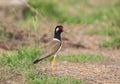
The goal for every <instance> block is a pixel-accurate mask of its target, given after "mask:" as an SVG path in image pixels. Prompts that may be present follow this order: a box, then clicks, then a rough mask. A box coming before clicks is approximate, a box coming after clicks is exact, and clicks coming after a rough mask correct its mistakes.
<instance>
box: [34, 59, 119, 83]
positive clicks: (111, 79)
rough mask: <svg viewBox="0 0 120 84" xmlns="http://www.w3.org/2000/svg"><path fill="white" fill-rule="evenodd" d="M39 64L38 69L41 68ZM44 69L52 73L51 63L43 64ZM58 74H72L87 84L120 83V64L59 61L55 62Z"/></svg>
mask: <svg viewBox="0 0 120 84" xmlns="http://www.w3.org/2000/svg"><path fill="white" fill-rule="evenodd" d="M40 67H41V66H37V67H36V69H38V70H39V69H40ZM41 69H42V70H45V71H46V70H47V71H48V72H49V73H50V74H51V63H46V64H44V65H42V67H41ZM55 75H56V76H71V77H74V78H76V79H80V80H83V81H85V82H86V84H120V65H114V64H101V63H100V64H98V63H93V64H90V63H89V64H88V63H82V64H80V63H71V62H66V61H59V62H58V61H57V62H56V63H55Z"/></svg>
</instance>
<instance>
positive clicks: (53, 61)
mask: <svg viewBox="0 0 120 84" xmlns="http://www.w3.org/2000/svg"><path fill="white" fill-rule="evenodd" d="M54 63H55V57H53V58H52V75H54Z"/></svg>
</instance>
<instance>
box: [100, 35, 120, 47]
mask: <svg viewBox="0 0 120 84" xmlns="http://www.w3.org/2000/svg"><path fill="white" fill-rule="evenodd" d="M102 47H108V48H114V49H115V48H120V37H118V36H117V37H115V38H113V39H112V40H110V41H104V42H103V43H102Z"/></svg>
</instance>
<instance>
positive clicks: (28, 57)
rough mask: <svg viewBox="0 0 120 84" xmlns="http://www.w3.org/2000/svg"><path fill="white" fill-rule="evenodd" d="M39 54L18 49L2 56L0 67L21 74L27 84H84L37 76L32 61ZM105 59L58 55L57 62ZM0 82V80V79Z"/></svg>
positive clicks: (102, 59)
mask: <svg viewBox="0 0 120 84" xmlns="http://www.w3.org/2000/svg"><path fill="white" fill-rule="evenodd" d="M40 54H41V50H40V49H39V48H33V49H31V48H22V49H19V50H18V51H17V52H15V53H14V54H12V55H10V56H9V55H7V54H4V55H3V57H1V59H0V67H1V68H3V67H4V70H5V71H6V72H9V73H22V74H24V78H25V79H27V81H28V82H29V84H33V83H34V84H45V83H50V84H56V83H58V84H61V83H63V82H64V83H63V84H66V83H69V84H84V82H81V81H79V80H76V79H73V78H70V77H54V76H53V77H52V76H49V75H48V76H43V77H41V75H39V74H40V73H45V72H40V71H37V70H36V69H35V68H34V67H35V66H34V65H33V61H34V60H35V58H36V57H37V56H39V55H40ZM105 59H106V58H105V57H103V56H101V55H87V54H78V55H74V54H73V55H71V54H70V55H67V56H63V55H60V56H58V57H57V60H64V61H68V62H80V63H91V62H102V61H104V60H105ZM48 60H50V59H47V60H43V61H42V62H40V64H43V63H45V62H48ZM1 80H2V79H1Z"/></svg>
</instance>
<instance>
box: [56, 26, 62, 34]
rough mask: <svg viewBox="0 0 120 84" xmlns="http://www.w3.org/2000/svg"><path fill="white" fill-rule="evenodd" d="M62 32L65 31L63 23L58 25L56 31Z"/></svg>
mask: <svg viewBox="0 0 120 84" xmlns="http://www.w3.org/2000/svg"><path fill="white" fill-rule="evenodd" d="M61 32H63V26H62V25H58V26H56V28H55V33H61Z"/></svg>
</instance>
